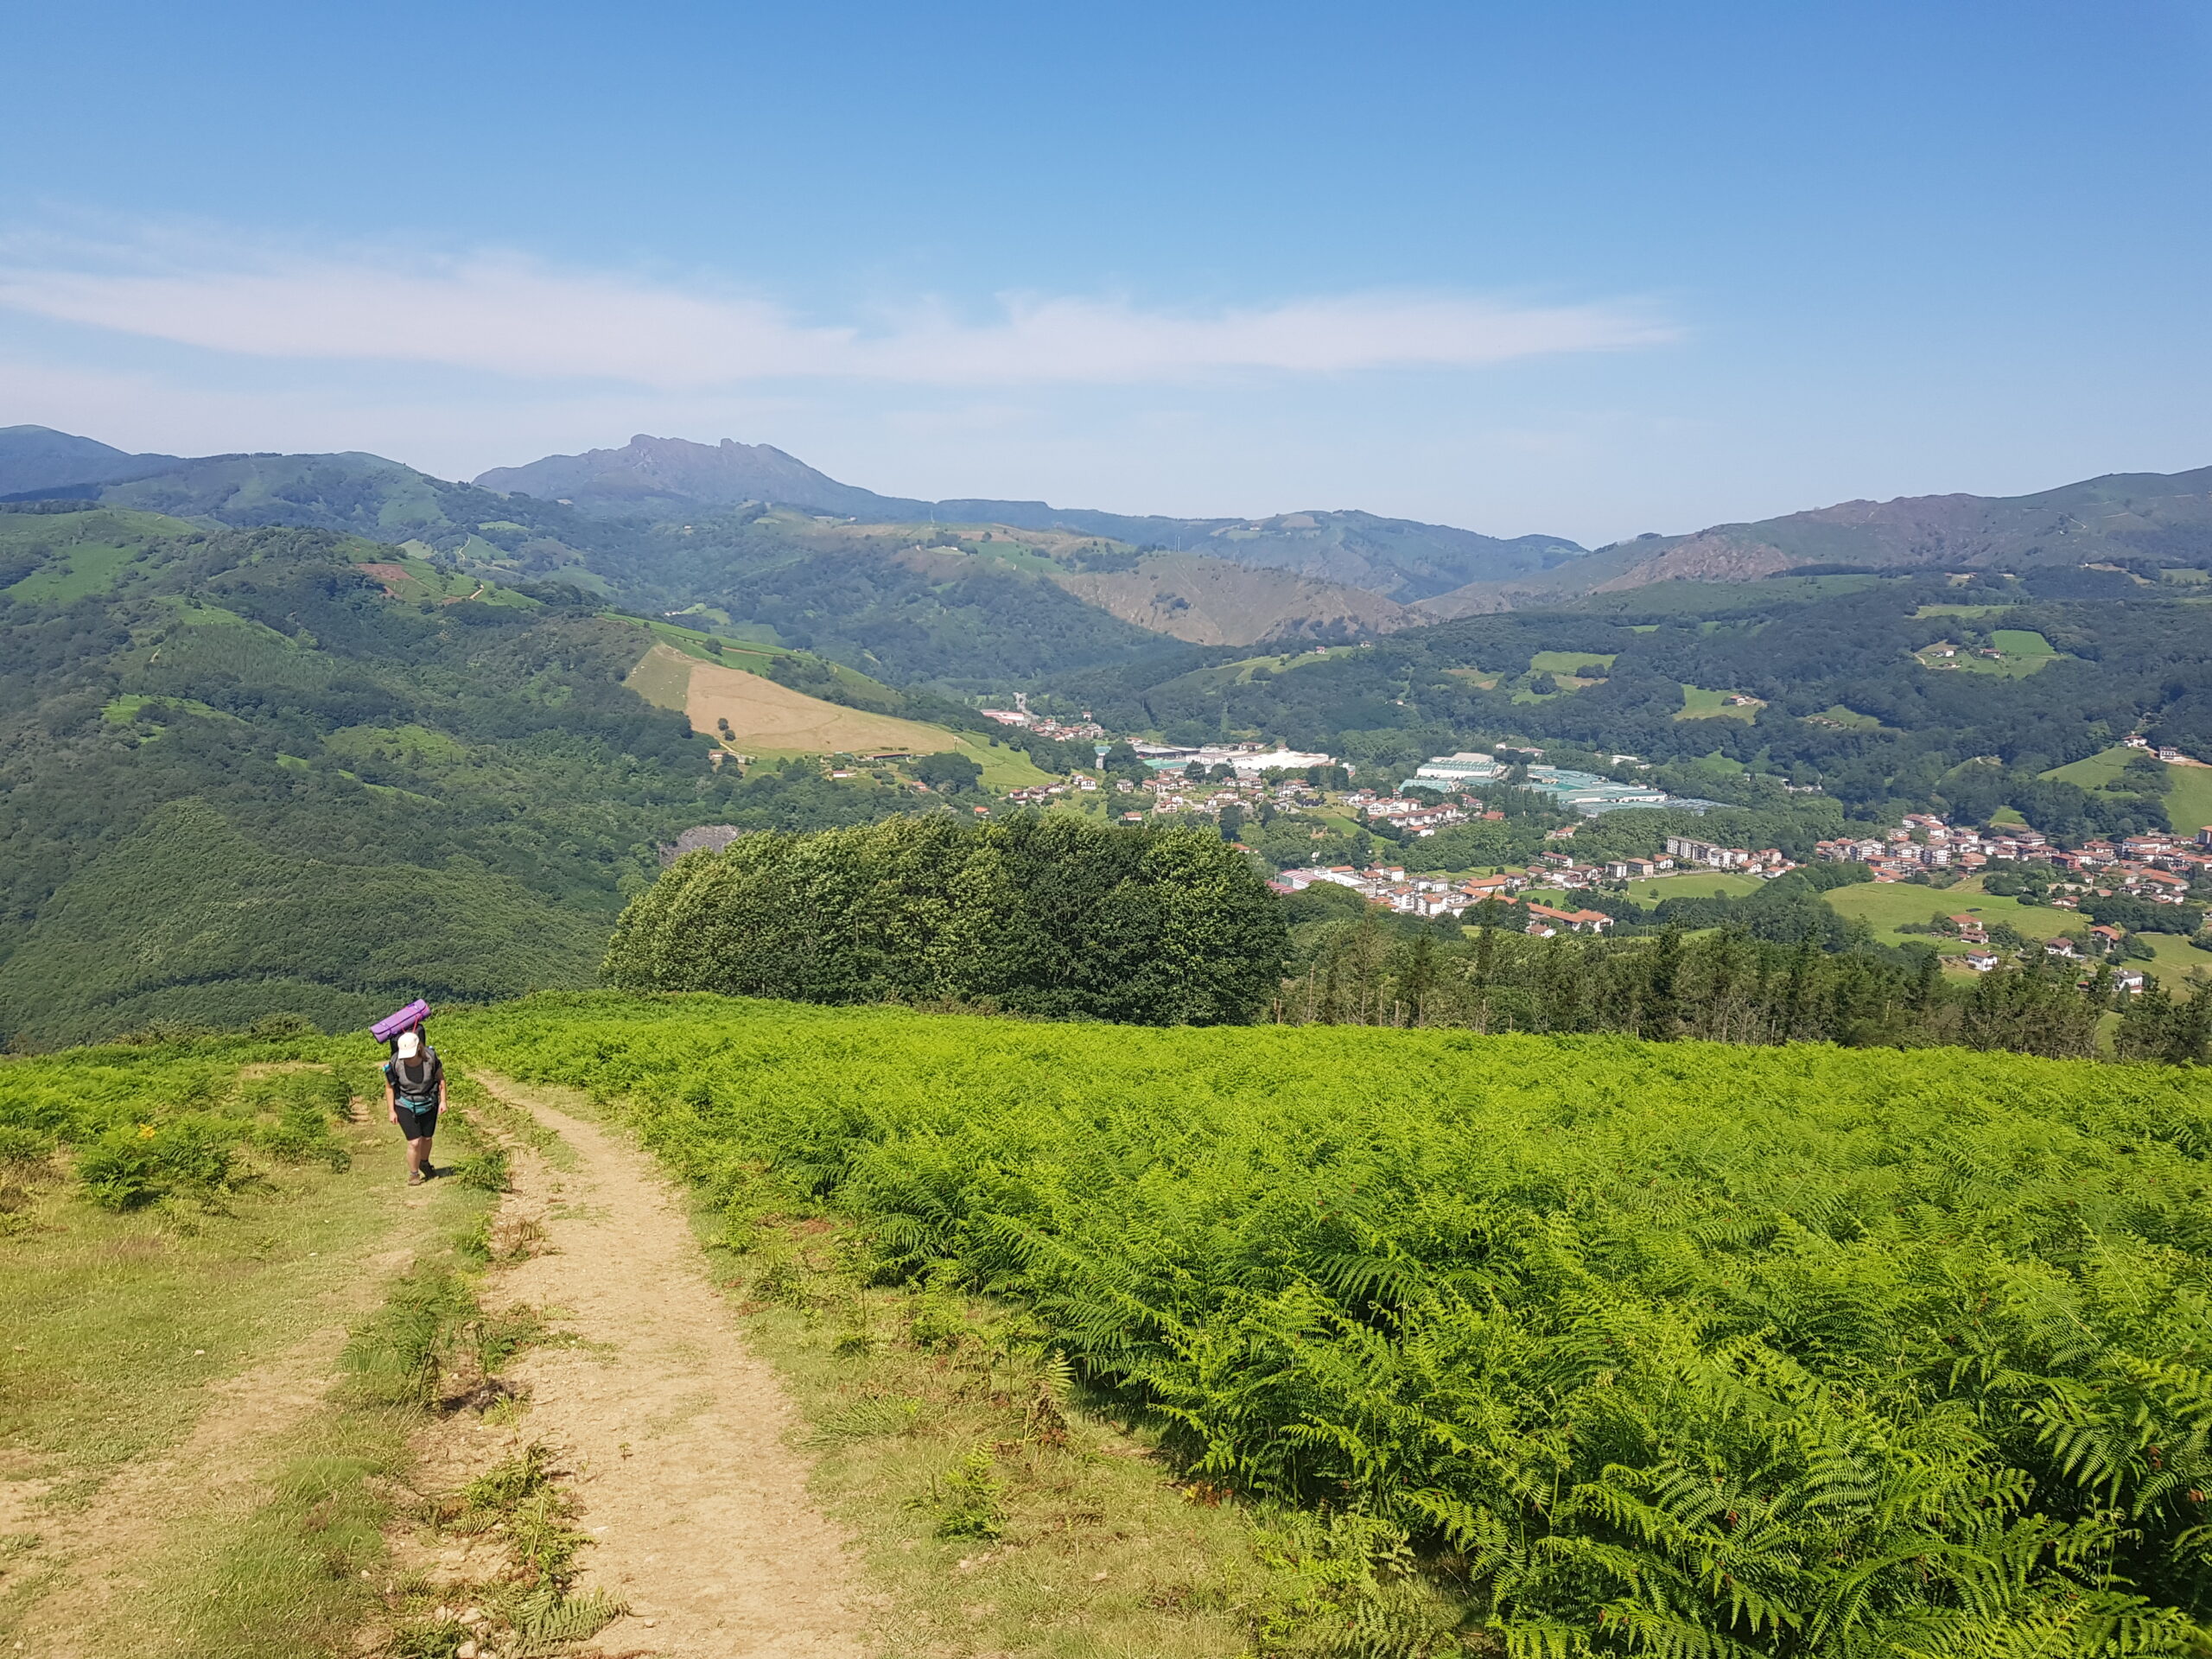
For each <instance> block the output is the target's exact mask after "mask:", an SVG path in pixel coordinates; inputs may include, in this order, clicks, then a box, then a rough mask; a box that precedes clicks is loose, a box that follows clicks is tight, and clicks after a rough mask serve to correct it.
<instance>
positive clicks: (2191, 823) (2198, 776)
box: [2043, 743, 2212, 836]
mask: <svg viewBox="0 0 2212 1659" xmlns="http://www.w3.org/2000/svg"><path fill="white" fill-rule="evenodd" d="M2141 753H2143V751H2142V750H2140V749H2131V748H2129V747H2127V746H2126V744H2124V743H2115V744H2113V746H2112V747H2110V748H2107V749H2100V750H2098V751H2097V753H2094V754H2092V755H2088V756H2087V757H2085V758H2084V759H2082V760H2076V761H2074V762H2072V763H2071V764H2070V765H2068V766H2055V767H2053V768H2052V769H2051V770H2050V771H2049V772H2044V774H2043V775H2044V777H2046V778H2055V779H2058V780H2059V781H2060V782H2062V783H2068V784H2077V785H2080V786H2081V787H2082V788H2083V789H2101V788H2103V787H2104V786H2105V785H2107V784H2110V783H2113V781H2115V780H2116V779H2118V778H2119V777H2120V772H2121V770H2122V769H2123V768H2124V767H2125V766H2126V765H2127V763H2128V762H2129V761H2130V760H2133V759H2134V758H2136V757H2137V756H2138V755H2140V754H2141ZM2166 779H2167V787H2166V795H2165V802H2166V817H2167V818H2168V819H2169V820H2170V821H2171V823H2172V824H2173V827H2174V829H2175V830H2176V831H2177V833H2179V834H2181V835H2183V836H2193V835H2195V834H2196V832H2197V831H2198V830H2199V829H2204V828H2206V827H2207V826H2212V766H2175V765H2172V764H2171V763H2170V764H2169V765H2168V766H2167V767H2166Z"/></svg>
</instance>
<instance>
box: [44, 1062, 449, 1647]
mask: <svg viewBox="0 0 2212 1659" xmlns="http://www.w3.org/2000/svg"><path fill="white" fill-rule="evenodd" d="M373 1064H374V1061H373V1057H372V1052H371V1050H370V1047H369V1046H368V1044H367V1043H366V1042H365V1040H362V1039H351V1040H348V1039H327V1038H323V1037H321V1036H317V1035H314V1034H311V1033H289V1032H287V1033H271V1034H268V1035H264V1036H260V1037H251V1036H238V1037H227V1038H207V1039H194V1040H187V1041H181V1042H172V1043H146V1044H136V1045H118V1046H108V1047H102V1048H90V1049H79V1050H73V1051H69V1052H62V1053H59V1054H54V1055H47V1056H39V1057H32V1058H12V1059H7V1060H4V1061H0V1264H3V1265H0V1326H4V1328H5V1329H6V1331H7V1332H8V1333H9V1334H8V1341H7V1345H6V1350H5V1351H4V1352H0V1430H3V1431H4V1432H3V1433H0V1443H4V1445H5V1446H6V1448H7V1450H6V1452H5V1454H4V1460H3V1461H0V1516H3V1517H4V1520H5V1523H6V1524H5V1528H4V1530H5V1531H6V1532H7V1534H8V1537H7V1541H6V1545H5V1548H3V1549H0V1645H9V1644H12V1646H13V1647H14V1648H16V1649H19V1650H22V1649H26V1648H29V1649H35V1650H36V1651H39V1652H41V1653H43V1652H60V1651H67V1652H70V1653H72V1654H76V1655H82V1656H86V1659H109V1656H114V1659H123V1656H130V1659H200V1656H206V1659H214V1656H218V1655H220V1656H226V1659H250V1656H251V1659H258V1656H263V1655H267V1656H270V1659H276V1656H280V1655H282V1656H294V1655H299V1654H304V1653H319V1652H340V1651H345V1650H347V1649H350V1648H351V1645H352V1643H353V1637H354V1633H355V1632H356V1631H357V1630H359V1629H360V1628H361V1626H362V1624H364V1622H365V1621H366V1620H367V1619H368V1618H370V1617H371V1616H372V1613H373V1612H374V1611H377V1610H378V1608H379V1606H380V1604H379V1603H378V1600H377V1598H376V1597H375V1595H374V1594H373V1593H372V1590H371V1587H370V1586H367V1585H365V1584H364V1583H363V1582H362V1581H361V1580H362V1579H363V1577H365V1573H363V1572H362V1569H364V1568H365V1567H370V1566H372V1565H375V1564H378V1563H380V1562H381V1561H382V1560H383V1559H384V1543H383V1537H382V1533H381V1530H380V1529H381V1527H382V1525H383V1524H384V1523H385V1520H386V1519H387V1518H388V1516H387V1513H386V1511H387V1510H388V1500H387V1498H386V1497H383V1496H380V1495H379V1492H380V1490H382V1489H379V1488H378V1484H377V1483H378V1482H379V1481H381V1480H388V1479H389V1478H391V1476H393V1475H394V1474H396V1473H397V1472H399V1471H400V1470H401V1468H402V1466H403V1465H404V1459H405V1456H406V1435H407V1433H408V1430H409V1428H410V1427H411V1421H410V1420H409V1414H408V1413H407V1412H406V1411H404V1410H403V1411H399V1413H398V1414H397V1416H395V1415H394V1411H395V1409H396V1405H395V1402H393V1401H391V1400H388V1399H385V1398H384V1397H383V1396H382V1395H379V1394H378V1392H377V1391H376V1390H375V1389H370V1390H368V1391H367V1392H365V1393H359V1392H357V1393H356V1394H354V1395H346V1394H345V1393H344V1391H343V1390H342V1389H336V1388H335V1385H336V1384H337V1383H338V1382H339V1379H340V1376H343V1375H344V1374H346V1369H347V1365H348V1358H347V1356H348V1354H349V1353H350V1354H351V1355H352V1356H353V1358H354V1359H355V1360H357V1361H360V1362H362V1363H371V1364H372V1365H379V1364H383V1365H386V1368H387V1369H389V1365H388V1364H387V1362H391V1363H397V1364H398V1365H399V1366H400V1368H401V1369H402V1370H404V1369H405V1366H406V1365H407V1363H410V1362H408V1361H407V1360H406V1358H405V1357H404V1356H400V1355H396V1354H395V1353H394V1352H393V1351H391V1349H390V1345H389V1344H390V1340H391V1339H394V1331H386V1332H385V1333H384V1335H383V1336H382V1337H378V1336H377V1335H375V1334H373V1333H372V1335H370V1336H369V1337H367V1338H359V1337H357V1338H356V1339H355V1341H354V1344H353V1347H352V1348H351V1349H350V1350H349V1349H348V1348H347V1345H346V1331H347V1328H348V1327H349V1326H360V1327H362V1328H364V1329H368V1328H370V1327H373V1326H375V1324H376V1319H377V1313H376V1310H377V1309H378V1305H379V1304H380V1303H382V1302H384V1301H385V1298H386V1296H387V1295H388V1294H397V1295H399V1296H401V1297H402V1298H403V1299H404V1298H405V1297H406V1296H408V1295H410V1294H414V1293H416V1292H419V1291H420V1289H421V1288H422V1286H423V1282H424V1281H423V1280H422V1279H421V1277H420V1274H421V1273H422V1272H423V1271H426V1270H427V1271H429V1272H431V1273H432V1274H434V1275H435V1273H437V1272H440V1271H449V1269H442V1268H437V1267H436V1266H435V1263H437V1262H440V1261H441V1260H442V1259H444V1258H445V1257H446V1256H447V1255H448V1254H449V1252H450V1250H451V1248H452V1246H451V1243H450V1241H451V1240H452V1239H453V1238H454V1237H455V1236H458V1235H461V1234H465V1233H466V1232H467V1230H468V1228H469V1227H470V1225H471V1224H473V1223H474V1220H475V1218H476V1217H480V1215H481V1214H482V1211H483V1209H484V1205H485V1203H486V1198H487V1194H486V1192H484V1191H482V1190H480V1188H479V1187H477V1186H473V1185H468V1184H467V1183H465V1182H461V1181H446V1182H442V1183H438V1184H435V1185H433V1186H431V1187H429V1188H425V1189H422V1190H420V1191H418V1192H410V1190H409V1189H408V1188H407V1187H406V1186H405V1185H404V1184H403V1179H402V1178H403V1175H404V1147H403V1143H402V1142H401V1141H400V1140H399V1138H398V1136H397V1134H396V1133H395V1132H393V1131H392V1130H391V1128H390V1127H389V1125H387V1124H386V1123H385V1122H384V1121H383V1114H382V1111H381V1100H380V1099H378V1100H377V1101H376V1103H375V1107H374V1109H372V1108H371V1107H370V1106H369V1105H368V1104H367V1103H365V1102H363V1101H360V1100H359V1099H357V1098H355V1096H357V1094H359V1095H365V1096H375V1095H376V1094H377V1093H378V1090H376V1088H375V1084H376V1078H375V1075H374V1072H373V1070H372V1066H373ZM464 1150H465V1136H464V1135H463V1133H462V1132H461V1131H459V1130H456V1132H455V1134H454V1135H452V1136H449V1137H448V1141H446V1142H442V1145H441V1152H442V1154H444V1155H445V1160H446V1161H447V1162H448V1163H450V1162H451V1161H452V1160H453V1157H454V1154H459V1153H461V1152H463V1151H464ZM410 1263H413V1264H416V1277H414V1278H412V1279H410V1278H407V1277H403V1274H405V1273H406V1271H407V1270H408V1269H409V1268H410ZM401 1323H402V1325H405V1324H406V1323H407V1321H406V1319H404V1318H403V1319H402V1321H401ZM394 1330H395V1331H396V1330H397V1327H395V1328H394ZM403 1345H404V1344H403ZM341 1567H342V1569H343V1570H342V1571H341V1570H340V1568H341ZM117 1575H120V1576H119V1579H118V1577H117ZM104 1580H105V1581H108V1582H111V1583H120V1584H122V1585H124V1586H128V1592H127V1593H124V1592H122V1591H120V1590H111V1591H109V1592H107V1593H105V1594H102V1593H100V1592H99V1586H101V1584H102V1583H103V1581H104Z"/></svg>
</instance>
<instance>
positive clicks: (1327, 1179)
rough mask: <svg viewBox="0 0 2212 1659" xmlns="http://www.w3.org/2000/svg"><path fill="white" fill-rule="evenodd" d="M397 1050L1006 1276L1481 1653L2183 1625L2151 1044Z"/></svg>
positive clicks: (1215, 1461)
mask: <svg viewBox="0 0 2212 1659" xmlns="http://www.w3.org/2000/svg"><path fill="white" fill-rule="evenodd" d="M444 1039H445V1041H446V1042H447V1044H448V1048H449V1050H450V1051H451V1052H454V1053H455V1054H457V1055H460V1056H461V1057H462V1058H467V1059H470V1060H474V1061H476V1062H480V1063H482V1064H485V1065H491V1066H494V1067H497V1068H498V1069H499V1070H501V1071H505V1072H507V1073H509V1074H511V1075H513V1076H515V1077H520V1078H524V1079H535V1080H543V1081H556V1082H561V1083H565V1084H576V1085H580V1086H582V1087H586V1088H588V1089H590V1090H593V1091H594V1093H595V1094H597V1095H598V1096H601V1097H602V1098H604V1099H607V1100H608V1101H610V1102H614V1103H621V1104H622V1106H623V1109H625V1110H626V1112H627V1113H628V1114H629V1115H630V1116H631V1118H632V1121H633V1122H635V1123H636V1125H637V1126H638V1127H639V1129H640V1130H641V1132H642V1133H643V1134H644V1135H645V1138H646V1139H647V1141H648V1142H649V1143H650V1144H652V1146H653V1147H656V1148H657V1149H658V1151H659V1152H660V1153H661V1154H662V1155H663V1156H664V1158H665V1159H666V1160H668V1161H669V1162H670V1163H671V1165H672V1166H674V1167H675V1168H676V1169H677V1170H678V1171H680V1172H681V1173H683V1174H684V1175H686V1176H688V1177H689V1178H690V1179H692V1180H693V1181H695V1182H696V1183H697V1184H698V1185H699V1186H700V1187H701V1188H702V1191H703V1192H705V1193H706V1194H707V1195H708V1196H709V1198H710V1199H711V1200H713V1201H715V1202H720V1203H723V1204H726V1205H728V1206H729V1208H730V1211H731V1213H732V1216H733V1217H741V1216H743V1217H751V1216H754V1215H757V1214H759V1213H760V1207H761V1205H762V1204H763V1202H764V1196H763V1195H764V1193H765V1194H766V1195H767V1199H766V1201H769V1202H772V1203H774V1204H779V1205H782V1206H783V1207H784V1209H785V1212H786V1213H806V1212H808V1211H811V1210H814V1209H817V1208H818V1209H822V1210H827V1211H835V1212H837V1213H841V1214H842V1215H845V1216H848V1217H852V1218H854V1219H855V1220H856V1221H858V1222H859V1223H860V1224H861V1225H862V1227H863V1229H864V1230H865V1231H866V1232H867V1234H868V1236H869V1237H870V1238H871V1239H872V1241H873V1242H872V1246H871V1249H872V1251H873V1256H874V1272H875V1273H876V1274H877V1275H878V1277H879V1278H880V1280H881V1281H890V1282H900V1281H903V1282H907V1283H910V1284H948V1285H959V1286H963V1287H968V1288H970V1289H978V1290H982V1291H987V1292H989V1293H991V1294H996V1295H999V1296H1001V1297H1004V1298H1007V1299H1009V1300H1013V1301H1014V1302H1016V1303H1018V1304H1020V1305H1021V1306H1023V1307H1024V1308H1025V1309H1026V1310H1027V1313H1028V1315H1029V1317H1031V1318H1032V1319H1035V1320H1036V1321H1038V1322H1039V1324H1040V1325H1041V1326H1042V1327H1043V1329H1044V1330H1045V1331H1046V1332H1047V1333H1048V1339H1049V1340H1050V1342H1051V1343H1052V1344H1053V1345H1054V1346H1055V1347H1057V1348H1058V1350H1059V1351H1062V1352H1064V1353H1065V1355H1066V1356H1067V1357H1069V1358H1070V1360H1071V1361H1072V1362H1073V1363H1075V1364H1076V1365H1077V1367H1078V1368H1079V1369H1080V1370H1083V1371H1084V1373H1085V1374H1086V1375H1087V1376H1090V1378H1091V1379H1092V1380H1093V1381H1094V1383H1096V1384H1097V1385H1098V1386H1100V1387H1103V1388H1105V1389H1110V1390H1112V1391H1114V1392H1116V1394H1118V1395H1119V1396H1120V1397H1121V1398H1122V1400H1124V1401H1125V1402H1126V1403H1127V1404H1128V1407H1129V1408H1131V1409H1133V1410H1135V1411H1138V1412H1140V1413H1142V1414H1147V1415H1148V1416H1149V1417H1150V1418H1151V1420H1152V1421H1154V1422H1155V1423H1157V1424H1160V1425H1162V1426H1163V1427H1165V1428H1166V1431H1167V1433H1168V1440H1169V1444H1170V1445H1171V1446H1172V1447H1173V1451H1174V1452H1175V1454H1176V1455H1177V1456H1178V1457H1179V1459H1181V1460H1182V1462H1183V1464H1184V1465H1185V1468H1186V1470H1187V1471H1188V1473H1189V1475H1190V1476H1191V1478H1193V1479H1194V1480H1196V1481H1198V1482H1199V1483H1201V1486H1200V1488H1199V1489H1200V1490H1219V1491H1241V1492H1244V1493H1249V1494H1255V1495H1265V1496H1268V1497H1276V1498H1282V1499H1287V1500H1290V1501H1293V1502H1297V1503H1303V1504H1306V1505H1310V1506H1316V1507H1321V1508H1325V1509H1329V1510H1337V1511H1345V1510H1350V1511H1354V1512H1357V1513H1358V1514H1361V1515H1363V1516H1366V1517H1368V1518H1369V1519H1370V1521H1371V1522H1373V1524H1375V1525H1376V1526H1377V1527H1379V1528H1382V1529H1385V1530H1386V1531H1391V1532H1395V1535H1398V1536H1401V1537H1402V1538H1403V1539H1404V1540H1405V1541H1407V1542H1408V1544H1409V1545H1411V1546H1412V1547H1413V1548H1415V1549H1417V1550H1419V1551H1421V1552H1425V1553H1426V1554H1427V1559H1428V1560H1429V1561H1430V1562H1431V1564H1432V1565H1433V1567H1435V1568H1437V1569H1438V1570H1439V1571H1440V1573H1442V1575H1443V1578H1444V1580H1445V1581H1446V1582H1449V1583H1451V1584H1453V1585H1456V1586H1459V1592H1460V1593H1462V1594H1463V1595H1464V1596H1465V1599H1466V1604H1467V1608H1468V1615H1467V1616H1468V1618H1469V1620H1470V1621H1471V1624H1480V1625H1481V1626H1482V1627H1484V1629H1485V1630H1488V1631H1489V1632H1490V1633H1491V1636H1490V1637H1486V1638H1484V1640H1493V1639H1494V1640H1498V1641H1502V1642H1503V1644H1504V1646H1505V1648H1506V1649H1507V1650H1509V1651H1512V1652H1517V1653H1526V1654H1530V1655H1535V1654H1546V1655H1549V1654H1562V1655H1564V1654H1599V1653H1629V1652H1646V1651H1649V1652H1672V1653H1681V1654H1689V1653H1747V1654H1748V1653H1755V1654H1767V1655H1800V1654H1802V1655H1813V1654H1821V1655H1827V1654H1837V1655H1846V1654H1848V1655H1860V1654H1865V1655H1894V1656H1898V1659H1904V1656H1908V1655H1913V1654H1937V1653H1946V1654H1948V1653H1967V1652H1987V1653H1996V1652H1999V1651H2006V1652H2010V1651H2015V1650H2024V1649H2018V1648H2017V1645H2016V1639H2026V1638H2028V1637H2033V1638H2034V1641H2035V1650H2036V1651H2037V1652H2044V1653H2053V1654H2058V1653H2064V1654H2083V1655H2086V1654H2091V1653H2105V1652H2119V1651H2123V1650H2124V1651H2129V1652H2144V1653H2172V1654H2180V1653H2183V1652H2192V1651H2196V1649H2195V1648H2194V1647H2192V1646H2191V1645H2190V1643H2195V1642H2197V1641H2199V1640H2200V1639H2201V1627H2200V1625H2199V1624H2198V1621H2200V1620H2202V1618H2204V1617H2205V1616H2206V1615H2207V1613H2208V1612H2212V1559H2208V1554H2207V1549H2206V1529H2205V1522H2206V1520H2207V1518H2208V1516H2207V1509H2208V1502H2207V1495H2208V1492H2212V1454H2208V1446H2207V1440H2208V1434H2212V1375H2208V1362H2212V1299H2209V1298H2208V1294H2207V1293H2208V1290H2209V1289H2212V1273H2209V1272H2208V1269H2212V1211H2208V1210H2207V1207H2206V1201H2207V1198H2208V1197H2212V1183H2208V1174H2209V1173H2212V1172H2208V1168H2207V1165H2206V1155H2207V1153H2208V1151H2212V1085H2208V1083H2207V1081H2206V1080H2205V1079H2204V1078H2203V1077H2202V1076H2200V1075H2199V1074H2197V1073H2196V1072H2194V1071H2190V1070H2187V1069H2181V1068H2156V1067H2149V1066H2110V1065H2088V1064H2080V1063H2068V1062H2058V1061H2046V1060H2038V1059H2033V1058H2024V1057H2019V1056H2012V1055H2000V1054H1974V1053H1967V1052H1961V1051H1951V1050H1928V1051H1920V1052H1899V1051H1845V1050H1835V1049H1829V1048H1825V1047H1820V1046H1792V1047H1787V1048H1749V1047H1728V1046H1718V1045H1707V1044H1695V1043H1675V1044H1666V1045H1649V1046H1648V1045H1644V1044H1641V1043H1638V1042H1636V1041H1634V1040H1632V1039H1617V1038H1559V1039H1545V1038H1533V1037H1490V1038H1484V1037H1479V1036H1476V1035H1473V1034H1471V1033H1465V1032H1447V1031H1390V1030H1373V1029H1350V1028H1327V1027H1322V1028H1317V1027H1302V1028H1295V1029H1291V1028H1281V1027H1262V1028H1245V1029H1230V1030H1224V1029H1211V1030H1190V1029H1171V1030H1138V1029H1131V1028H1127V1027H1104V1026H1090V1025H1053V1024H1045V1023H1037V1022H1026V1021H1014V1020H993V1019H986V1018H979V1017H974V1016H959V1015H938V1014H920V1013H915V1012H910V1011H906V1010H899V1009H890V1008H861V1009H829V1008H820V1007H805V1006H800V1005H795V1004H786V1003H769V1002H752V1001H737V1000H730V999H721V998H715V997H711V996H676V997H660V998H657V997H625V996H620V995H613V994H609V993H585V994H560V995H546V996H542V997H537V998H531V999H528V1000H525V1001H521V1002H517V1003H511V1004H506V1005H504V1006H501V1007H495V1008H492V1009H487V1010H485V1011H483V1012H480V1013H474V1014H467V1015H465V1016H462V1017H460V1018H458V1019H454V1020H449V1021H448V1022H447V1023H446V1026H445V1028H444ZM748 1224H749V1223H748ZM2113 1643H2122V1644H2124V1645H2121V1646H2115V1645H2113ZM2008 1644H2009V1645H2008Z"/></svg>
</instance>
